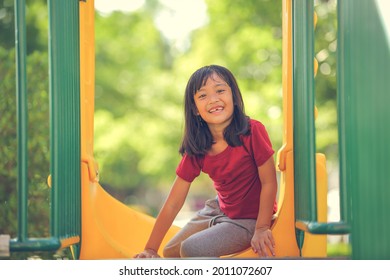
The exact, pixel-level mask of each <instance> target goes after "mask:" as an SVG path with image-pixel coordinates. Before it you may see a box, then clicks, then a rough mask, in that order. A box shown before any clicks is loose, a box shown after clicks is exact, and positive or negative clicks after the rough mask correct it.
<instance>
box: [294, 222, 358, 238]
mask: <svg viewBox="0 0 390 280" xmlns="http://www.w3.org/2000/svg"><path fill="white" fill-rule="evenodd" d="M295 227H296V228H297V229H300V230H302V231H306V232H309V233H312V234H336V235H339V234H348V233H350V231H351V228H350V226H349V225H348V224H347V223H343V222H332V223H317V222H313V221H301V220H297V221H296V222H295Z"/></svg>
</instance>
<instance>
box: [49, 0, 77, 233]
mask: <svg viewBox="0 0 390 280" xmlns="http://www.w3.org/2000/svg"><path fill="white" fill-rule="evenodd" d="M48 4H49V22H50V25H49V57H50V63H49V65H50V73H51V75H50V97H51V103H50V108H51V124H50V126H51V135H50V136H51V137H50V147H51V175H52V203H53V205H55V207H52V226H51V228H52V235H53V236H56V237H70V236H79V235H80V232H81V225H80V223H81V217H80V215H81V210H80V208H81V201H80V199H81V190H80V186H81V182H80V180H81V175H80V168H81V160H80V158H81V156H80V58H79V57H80V55H79V1H78V0H67V1H61V0H49V1H48Z"/></svg>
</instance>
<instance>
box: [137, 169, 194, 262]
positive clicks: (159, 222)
mask: <svg viewBox="0 0 390 280" xmlns="http://www.w3.org/2000/svg"><path fill="white" fill-rule="evenodd" d="M190 185H191V183H189V182H187V181H185V180H183V179H181V178H180V177H178V176H176V179H175V181H174V182H173V185H172V188H171V191H170V192H169V195H168V197H167V200H166V201H165V203H164V205H163V207H162V208H161V210H160V213H159V214H158V216H157V219H156V222H155V224H154V226H153V230H152V233H151V234H150V237H149V240H148V242H147V243H146V245H145V249H144V251H143V252H141V253H140V254H137V255H135V258H155V257H159V256H158V254H157V251H158V249H159V248H160V245H161V242H162V240H163V239H164V236H165V234H166V233H167V231H168V230H169V228H170V227H171V225H172V223H173V221H174V219H175V218H176V216H177V214H178V213H179V211H180V209H181V208H182V207H183V204H184V201H185V199H186V197H187V194H188V190H189V188H190Z"/></svg>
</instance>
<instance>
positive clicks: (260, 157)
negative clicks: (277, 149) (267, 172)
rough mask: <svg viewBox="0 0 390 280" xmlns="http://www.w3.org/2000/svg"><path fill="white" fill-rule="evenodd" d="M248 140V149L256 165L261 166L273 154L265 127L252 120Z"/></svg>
mask: <svg viewBox="0 0 390 280" xmlns="http://www.w3.org/2000/svg"><path fill="white" fill-rule="evenodd" d="M249 138H250V141H249V142H250V148H251V150H252V155H253V157H254V159H255V161H256V165H257V166H261V165H263V164H264V163H265V162H266V161H267V160H268V159H269V158H270V157H271V156H272V155H273V154H274V150H273V148H272V143H271V140H270V138H269V136H268V133H267V130H266V128H265V126H264V125H263V124H262V123H261V122H259V121H255V120H252V121H251V134H250V136H249Z"/></svg>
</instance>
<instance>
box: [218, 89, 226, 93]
mask: <svg viewBox="0 0 390 280" xmlns="http://www.w3.org/2000/svg"><path fill="white" fill-rule="evenodd" d="M224 91H225V90H224V89H219V90H217V93H223V92H224Z"/></svg>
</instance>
